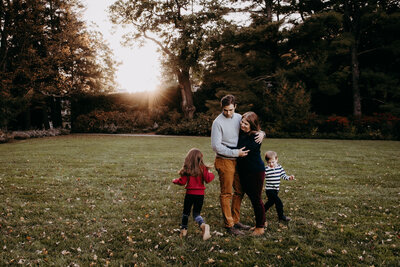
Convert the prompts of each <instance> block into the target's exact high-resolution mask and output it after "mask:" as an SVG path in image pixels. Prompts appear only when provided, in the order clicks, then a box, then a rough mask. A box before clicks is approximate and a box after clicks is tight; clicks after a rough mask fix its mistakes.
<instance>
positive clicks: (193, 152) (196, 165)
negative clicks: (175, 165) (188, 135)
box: [179, 148, 208, 177]
mask: <svg viewBox="0 0 400 267" xmlns="http://www.w3.org/2000/svg"><path fill="white" fill-rule="evenodd" d="M204 168H207V169H208V167H207V166H206V165H205V164H204V162H203V153H201V152H200V150H198V149H197V148H192V149H190V150H189V152H188V153H187V155H186V158H185V162H184V163H183V166H182V169H181V170H180V171H179V175H181V176H194V177H197V176H202V175H203V171H204Z"/></svg>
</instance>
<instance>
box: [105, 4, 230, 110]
mask: <svg viewBox="0 0 400 267" xmlns="http://www.w3.org/2000/svg"><path fill="white" fill-rule="evenodd" d="M224 2H225V1H216V0H211V1H200V0H197V1H196V0H162V1H160V0H140V1H134V0H119V1H117V2H115V3H114V4H113V5H112V6H111V7H110V12H111V18H112V21H113V23H116V24H123V25H131V26H133V29H134V30H133V32H132V33H131V34H129V35H127V36H126V38H127V40H128V41H133V42H140V41H143V39H148V40H151V41H152V42H155V43H156V44H157V45H158V46H159V48H160V50H161V51H162V52H163V53H164V55H165V56H166V64H165V66H166V67H168V68H169V69H170V70H171V71H172V72H173V73H174V75H175V77H176V80H177V81H178V83H179V87H180V91H181V96H182V111H183V113H184V115H185V117H186V118H192V117H193V114H194V112H195V106H194V104H193V90H192V80H191V78H192V75H193V73H194V72H196V71H197V70H198V69H199V68H200V66H199V65H200V64H199V63H200V61H201V59H202V58H203V56H204V52H205V51H204V44H205V41H206V40H207V38H208V37H209V36H210V34H211V32H213V31H218V29H219V25H221V24H222V23H223V15H225V14H226V13H227V12H228V10H227V9H225V8H224V7H223V4H224Z"/></svg>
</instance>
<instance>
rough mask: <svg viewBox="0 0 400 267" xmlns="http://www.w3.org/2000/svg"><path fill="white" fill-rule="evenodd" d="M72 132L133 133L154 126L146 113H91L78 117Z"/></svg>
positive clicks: (96, 111)
mask: <svg viewBox="0 0 400 267" xmlns="http://www.w3.org/2000/svg"><path fill="white" fill-rule="evenodd" d="M73 125H74V126H73V131H74V132H81V133H133V132H135V131H145V130H146V129H149V128H151V127H152V126H153V125H154V121H153V120H151V119H150V116H149V114H148V112H145V111H140V110H139V111H134V112H120V111H98V110H95V111H92V112H90V113H89V114H84V115H79V116H78V117H77V119H76V120H75V122H74V124H73Z"/></svg>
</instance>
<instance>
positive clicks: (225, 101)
mask: <svg viewBox="0 0 400 267" xmlns="http://www.w3.org/2000/svg"><path fill="white" fill-rule="evenodd" d="M230 104H233V105H236V99H235V97H234V96H233V95H226V96H224V97H223V98H221V107H226V106H229V105H230Z"/></svg>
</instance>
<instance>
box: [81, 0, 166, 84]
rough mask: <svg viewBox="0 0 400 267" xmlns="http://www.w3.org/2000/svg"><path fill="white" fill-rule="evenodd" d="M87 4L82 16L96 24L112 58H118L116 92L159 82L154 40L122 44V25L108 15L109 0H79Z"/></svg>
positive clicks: (90, 23)
mask: <svg viewBox="0 0 400 267" xmlns="http://www.w3.org/2000/svg"><path fill="white" fill-rule="evenodd" d="M82 3H83V4H84V5H85V6H86V7H87V9H86V11H85V12H84V14H83V19H84V20H86V21H87V22H88V23H87V24H88V27H89V29H90V28H91V27H92V26H91V25H92V22H93V23H95V24H97V26H98V28H97V30H99V31H100V32H101V33H102V34H103V38H104V39H105V40H106V41H107V42H108V43H109V46H110V48H111V49H112V50H113V52H114V56H115V60H117V61H119V62H121V65H120V66H119V67H118V69H117V73H116V80H117V82H118V84H119V88H118V91H120V92H140V91H153V90H155V89H156V87H157V86H158V85H159V84H160V81H159V79H160V73H161V70H160V69H161V67H160V61H159V54H158V53H157V46H156V44H154V43H152V42H151V41H147V42H146V43H145V45H144V46H143V47H137V46H135V47H123V46H122V45H121V41H122V35H123V33H124V32H123V31H124V30H123V29H122V26H117V27H116V26H115V25H114V26H113V24H112V23H111V21H110V20H109V18H108V13H107V8H108V6H109V5H111V4H112V3H114V1H113V0H83V1H82Z"/></svg>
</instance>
